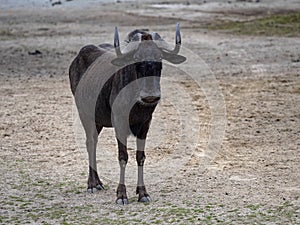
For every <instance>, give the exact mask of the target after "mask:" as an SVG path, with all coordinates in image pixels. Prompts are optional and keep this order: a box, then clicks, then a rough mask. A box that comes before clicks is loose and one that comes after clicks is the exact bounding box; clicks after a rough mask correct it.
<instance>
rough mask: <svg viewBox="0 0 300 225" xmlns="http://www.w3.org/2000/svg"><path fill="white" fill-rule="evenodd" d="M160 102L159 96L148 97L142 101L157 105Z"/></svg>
mask: <svg viewBox="0 0 300 225" xmlns="http://www.w3.org/2000/svg"><path fill="white" fill-rule="evenodd" d="M159 100H160V97H158V96H147V97H144V98H142V101H143V102H145V103H155V102H158V101H159Z"/></svg>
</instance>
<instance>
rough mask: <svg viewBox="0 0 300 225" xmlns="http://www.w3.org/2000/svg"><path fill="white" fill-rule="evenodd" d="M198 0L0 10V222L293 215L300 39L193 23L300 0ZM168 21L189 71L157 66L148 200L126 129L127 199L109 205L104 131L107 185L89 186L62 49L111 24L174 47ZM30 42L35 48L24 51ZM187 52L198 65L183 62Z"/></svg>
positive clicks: (245, 219)
mask: <svg viewBox="0 0 300 225" xmlns="http://www.w3.org/2000/svg"><path fill="white" fill-rule="evenodd" d="M174 2H175V3H176V1H174ZM178 2H179V1H177V3H178ZM196 2H197V1H189V3H190V4H180V5H178V4H177V3H176V4H175V5H174V4H171V5H170V4H163V5H157V4H156V3H153V4H154V5H153V4H152V3H141V2H140V3H136V2H129V3H117V4H116V3H113V4H108V3H107V4H93V5H84V8H82V7H83V6H82V7H81V8H78V7H70V6H68V3H67V2H63V5H61V6H55V7H50V6H47V7H39V8H35V7H33V6H31V7H27V8H13V7H12V8H5V9H0V56H1V57H0V118H1V122H0V138H1V139H0V149H1V151H0V165H1V166H0V173H1V177H0V196H1V197H0V223H1V224H25V223H32V224H94V223H98V224H216V223H219V224H299V223H300V219H299V214H300V210H299V206H300V199H299V194H300V187H299V186H300V178H299V171H300V168H299V167H300V166H299V165H300V154H299V153H300V139H299V136H300V126H299V124H300V74H299V69H300V63H299V59H300V40H299V38H293V37H248V36H240V37H238V36H233V35H230V34H225V33H220V32H216V31H209V30H206V29H203V28H202V27H203V24H207V23H210V22H211V21H213V20H214V19H215V18H230V19H234V20H245V19H246V18H249V17H251V18H252V17H253V18H254V17H257V16H262V15H264V14H265V13H266V12H276V11H280V10H281V11H282V10H283V11H291V10H293V11H295V10H299V8H300V5H299V4H298V3H297V1H289V2H287V1H280V0H278V1H275V3H273V4H270V1H262V2H261V3H254V1H253V2H243V1H239V2H235V1H232V2H231V3H228V2H227V1H214V2H209V3H203V4H196ZM272 2H273V1H272ZM242 12H244V13H242ZM177 21H179V22H180V23H181V27H182V43H183V49H182V54H185V55H186V56H187V57H188V64H187V67H183V71H187V70H185V69H184V68H188V69H189V70H188V72H189V73H184V72H183V71H182V70H180V67H179V68H176V67H175V68H174V67H171V66H169V65H165V67H164V75H163V76H164V78H163V79H162V91H163V96H164V97H163V99H162V101H161V103H160V105H159V107H158V109H157V110H156V112H155V114H154V119H153V123H152V127H151V131H150V134H149V139H148V143H147V151H146V153H147V160H146V168H145V173H146V174H145V179H146V183H147V189H148V191H149V193H150V195H151V197H152V199H153V202H152V203H151V204H148V205H144V204H140V203H137V199H136V196H135V183H136V166H135V160H134V159H135V157H134V140H133V139H132V140H131V141H130V143H129V150H130V151H129V152H130V162H129V165H128V170H127V176H126V179H127V184H128V187H127V189H128V195H129V198H130V201H131V202H132V203H131V204H130V205H128V206H125V207H120V206H117V205H116V204H115V203H114V201H115V197H116V195H115V189H116V186H117V181H118V172H119V171H118V162H117V151H116V149H117V147H116V141H115V139H114V134H113V130H112V129H105V130H104V131H103V132H102V134H101V137H100V143H99V144H98V160H97V162H98V169H99V173H100V176H101V177H102V179H103V181H104V183H105V185H106V188H107V190H105V191H101V192H98V193H95V194H88V193H86V181H87V173H88V165H87V155H86V152H85V148H84V135H83V133H82V130H81V127H80V123H79V121H78V118H77V116H76V109H75V108H74V104H73V97H72V95H71V91H70V88H69V83H68V67H69V65H70V63H71V61H72V60H73V58H74V57H75V55H76V53H77V52H78V50H79V49H80V48H81V47H82V46H84V45H86V44H91V43H93V44H99V43H102V42H110V43H112V39H113V29H114V26H115V25H118V26H119V30H120V36H121V39H125V36H126V34H127V33H128V32H129V31H131V30H132V29H135V28H149V29H151V30H154V31H157V32H159V33H160V34H161V35H162V36H163V37H164V38H165V39H166V40H167V41H168V42H170V44H171V45H172V44H173V42H174V40H173V38H174V30H175V23H176V22H177ZM36 50H38V51H40V52H41V53H42V54H36V55H30V54H28V52H35V51H36ZM191 51H192V52H191ZM193 54H195V55H196V56H197V57H199V59H200V60H198V61H199V64H197V66H198V67H197V66H195V67H193V66H192V65H190V64H191V63H192V62H193V60H194V59H195V57H194V56H195V55H193ZM197 59H198V58H197ZM216 96H217V97H216ZM214 100H216V101H214ZM219 144H221V145H219ZM209 157H211V159H212V160H213V161H209V160H207V159H208V158H209Z"/></svg>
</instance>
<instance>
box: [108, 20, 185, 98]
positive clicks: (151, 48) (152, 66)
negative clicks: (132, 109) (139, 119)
mask: <svg viewBox="0 0 300 225" xmlns="http://www.w3.org/2000/svg"><path fill="white" fill-rule="evenodd" d="M131 34H132V35H130V38H129V41H128V45H127V49H126V51H124V53H122V52H121V50H120V43H119V34H118V30H117V28H115V37H114V47H115V51H116V55H117V58H115V59H113V60H112V61H111V63H112V64H113V65H116V66H119V67H124V66H126V65H131V64H134V67H135V69H134V70H135V73H136V81H137V84H138V89H139V94H138V95H139V96H138V101H139V102H140V103H143V104H157V102H158V101H159V99H160V76H161V70H162V60H163V59H164V60H167V61H169V62H171V63H173V64H180V63H183V62H184V61H185V60H186V58H185V57H184V56H181V55H178V52H179V50H180V45H181V35H180V29H179V24H177V26H176V36H175V48H174V49H169V48H166V47H165V44H164V43H165V42H164V40H163V39H162V38H161V37H160V35H158V34H157V33H152V34H149V33H146V32H144V31H139V30H136V31H133V32H131Z"/></svg>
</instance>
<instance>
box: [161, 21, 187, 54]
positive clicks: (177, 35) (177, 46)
mask: <svg viewBox="0 0 300 225" xmlns="http://www.w3.org/2000/svg"><path fill="white" fill-rule="evenodd" d="M158 40H161V43H160V48H161V49H162V50H163V51H165V52H166V53H169V54H174V55H177V54H178V53H179V50H180V45H181V35H180V26H179V23H177V24H176V33H175V47H174V49H173V50H171V49H170V48H169V47H168V44H166V43H165V42H164V40H163V39H161V38H160V37H159V38H158Z"/></svg>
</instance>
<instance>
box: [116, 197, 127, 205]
mask: <svg viewBox="0 0 300 225" xmlns="http://www.w3.org/2000/svg"><path fill="white" fill-rule="evenodd" d="M116 203H117V204H118V205H128V204H129V201H128V199H127V198H119V199H117V200H116Z"/></svg>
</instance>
